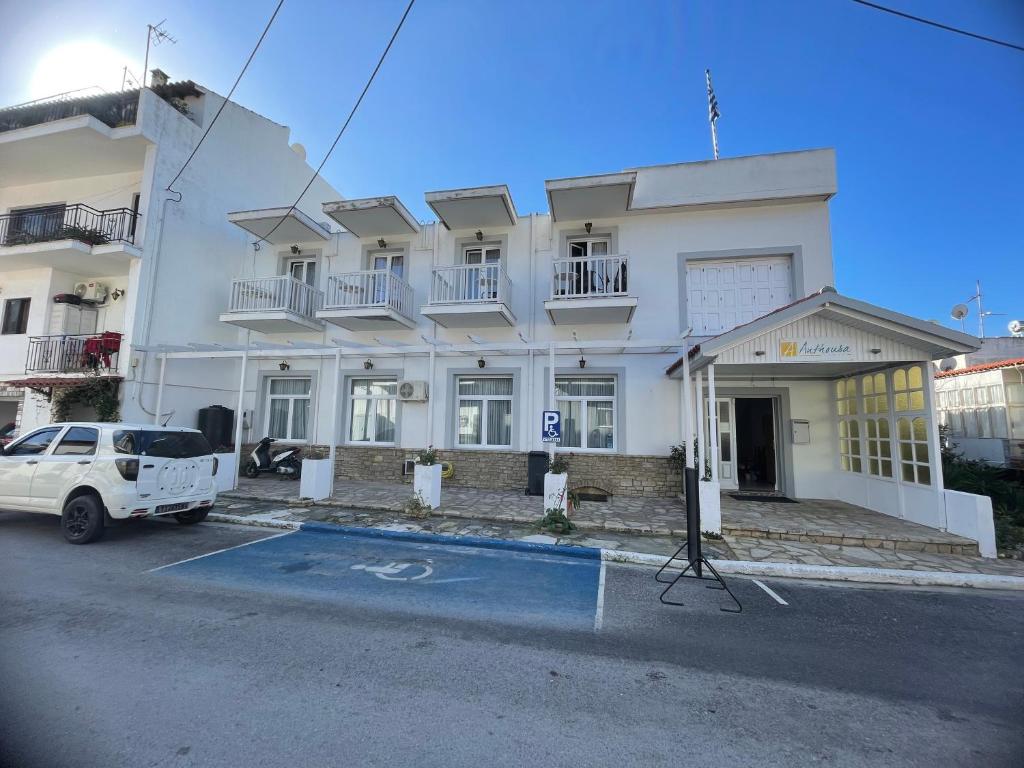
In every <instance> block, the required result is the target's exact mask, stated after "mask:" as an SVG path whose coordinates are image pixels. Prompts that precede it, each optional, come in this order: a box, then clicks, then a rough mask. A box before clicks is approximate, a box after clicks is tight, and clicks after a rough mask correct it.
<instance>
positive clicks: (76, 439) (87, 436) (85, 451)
mask: <svg viewBox="0 0 1024 768" xmlns="http://www.w3.org/2000/svg"><path fill="white" fill-rule="evenodd" d="M96 440H97V432H96V430H95V429H87V428H85V427H71V429H69V430H68V431H67V434H66V435H64V438H63V439H62V440H61V441H60V445H58V446H57V447H56V448H54V450H53V455H54V456H91V455H92V454H93V453H95V452H96Z"/></svg>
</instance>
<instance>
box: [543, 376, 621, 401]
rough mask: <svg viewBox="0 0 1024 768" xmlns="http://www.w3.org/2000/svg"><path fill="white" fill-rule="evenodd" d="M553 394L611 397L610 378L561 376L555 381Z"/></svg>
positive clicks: (612, 392) (613, 393) (613, 388)
mask: <svg viewBox="0 0 1024 768" xmlns="http://www.w3.org/2000/svg"><path fill="white" fill-rule="evenodd" d="M555 393H556V394H558V395H564V396H566V397H613V396H614V395H615V379H614V378H612V377H601V378H598V377H585V376H573V377H569V376H561V377H559V378H557V379H555Z"/></svg>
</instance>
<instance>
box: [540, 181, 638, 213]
mask: <svg viewBox="0 0 1024 768" xmlns="http://www.w3.org/2000/svg"><path fill="white" fill-rule="evenodd" d="M635 186H636V172H634V171H628V172H626V173H608V174H603V175H600V176H576V177H574V178H570V179H549V180H548V181H545V182H544V188H545V189H546V190H547V193H548V208H549V209H550V211H551V218H552V219H553V220H555V221H580V220H583V219H607V218H614V217H616V216H625V215H626V214H627V212H628V211H629V209H630V206H631V205H632V203H633V189H634V187H635Z"/></svg>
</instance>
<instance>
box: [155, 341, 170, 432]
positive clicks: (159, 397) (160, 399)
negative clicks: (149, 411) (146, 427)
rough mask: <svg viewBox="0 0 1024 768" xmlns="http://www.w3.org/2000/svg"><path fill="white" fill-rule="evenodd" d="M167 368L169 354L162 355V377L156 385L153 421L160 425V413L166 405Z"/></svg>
mask: <svg viewBox="0 0 1024 768" xmlns="http://www.w3.org/2000/svg"><path fill="white" fill-rule="evenodd" d="M166 369H167V355H166V354H163V355H160V378H159V380H158V381H157V385H156V413H154V414H153V423H154V424H156V425H157V426H158V427H159V426H160V413H161V411H162V409H163V405H164V372H165V370H166Z"/></svg>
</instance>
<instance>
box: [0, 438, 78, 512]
mask: <svg viewBox="0 0 1024 768" xmlns="http://www.w3.org/2000/svg"><path fill="white" fill-rule="evenodd" d="M63 429H64V427H46V428H44V429H38V430H36V431H35V432H30V433H29V434H28V435H26V436H25V437H23V438H22V439H20V440H18V441H16V442H14V443H11V444H10V445H9V446H7V448H6V449H4V452H3V455H2V456H0V508H2V507H11V508H17V509H38V508H39V505H38V504H37V503H35V501H34V500H33V499H32V478H33V477H34V476H35V474H36V467H38V466H39V460H40V459H41V458H43V456H45V454H46V452H47V450H48V449H49V448H50V444H51V443H52V442H53V441H54V439H55V438H56V437H57V435H59V434H60V433H61V431H63Z"/></svg>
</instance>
